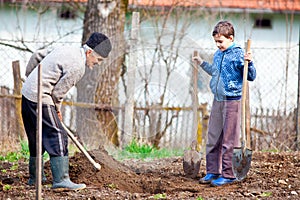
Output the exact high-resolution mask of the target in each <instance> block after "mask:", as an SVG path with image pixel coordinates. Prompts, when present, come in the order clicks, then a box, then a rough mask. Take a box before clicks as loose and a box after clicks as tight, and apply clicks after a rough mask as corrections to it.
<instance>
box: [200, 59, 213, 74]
mask: <svg viewBox="0 0 300 200" xmlns="http://www.w3.org/2000/svg"><path fill="white" fill-rule="evenodd" d="M200 67H202V69H203V70H204V71H205V72H206V73H208V74H209V75H210V76H211V75H212V65H210V64H209V63H208V62H206V61H203V63H202V64H201V65H200Z"/></svg>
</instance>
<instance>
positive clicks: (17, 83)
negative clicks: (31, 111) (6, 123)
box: [12, 60, 25, 140]
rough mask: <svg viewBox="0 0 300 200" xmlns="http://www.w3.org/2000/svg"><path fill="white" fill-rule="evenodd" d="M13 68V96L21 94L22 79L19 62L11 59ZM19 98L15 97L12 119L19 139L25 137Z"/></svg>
mask: <svg viewBox="0 0 300 200" xmlns="http://www.w3.org/2000/svg"><path fill="white" fill-rule="evenodd" d="M12 68H13V77H14V92H13V94H14V95H15V96H21V89H22V79H21V72H20V62H19V61H18V60H17V61H13V62H12ZM21 104H22V101H21V98H15V106H16V107H15V110H14V112H15V117H16V120H15V121H14V123H15V127H16V130H15V131H14V133H15V134H16V138H19V137H20V138H21V140H24V139H25V131H24V124H23V120H22V114H21Z"/></svg>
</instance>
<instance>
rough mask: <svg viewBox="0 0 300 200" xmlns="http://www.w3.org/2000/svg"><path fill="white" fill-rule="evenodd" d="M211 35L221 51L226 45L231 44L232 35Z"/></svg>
mask: <svg viewBox="0 0 300 200" xmlns="http://www.w3.org/2000/svg"><path fill="white" fill-rule="evenodd" d="M213 37H214V40H215V42H216V45H217V47H218V48H219V49H220V50H221V51H225V50H226V49H227V48H228V47H230V46H231V45H232V42H233V36H232V35H231V36H230V37H229V38H226V37H225V36H224V35H215V36H213Z"/></svg>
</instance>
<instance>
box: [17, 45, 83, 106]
mask: <svg viewBox="0 0 300 200" xmlns="http://www.w3.org/2000/svg"><path fill="white" fill-rule="evenodd" d="M38 64H41V66H42V102H43V104H48V105H54V106H55V108H56V110H57V111H58V110H60V107H61V102H62V100H63V98H64V96H65V95H66V93H67V92H68V91H69V90H70V89H71V88H72V87H73V86H74V85H75V84H76V83H77V82H78V81H79V80H80V79H81V78H82V76H83V75H84V72H85V66H86V56H85V53H84V49H83V48H78V47H69V46H68V47H67V46H63V47H59V48H56V49H54V50H53V51H51V52H50V53H49V52H48V51H47V50H40V51H38V52H36V53H34V54H33V55H32V56H31V58H30V60H29V62H28V65H27V67H26V72H25V75H26V77H27V79H26V80H25V83H24V84H23V88H22V95H23V96H24V97H26V98H27V99H28V100H30V101H33V102H36V103H37V102H38V68H37V66H38Z"/></svg>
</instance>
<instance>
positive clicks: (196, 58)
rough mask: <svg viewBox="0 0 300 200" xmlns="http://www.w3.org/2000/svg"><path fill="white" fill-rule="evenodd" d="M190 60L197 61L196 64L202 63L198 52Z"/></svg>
mask: <svg viewBox="0 0 300 200" xmlns="http://www.w3.org/2000/svg"><path fill="white" fill-rule="evenodd" d="M192 60H193V61H196V62H197V65H201V64H202V63H203V60H202V58H201V57H200V56H199V54H198V55H197V56H193V57H192Z"/></svg>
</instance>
